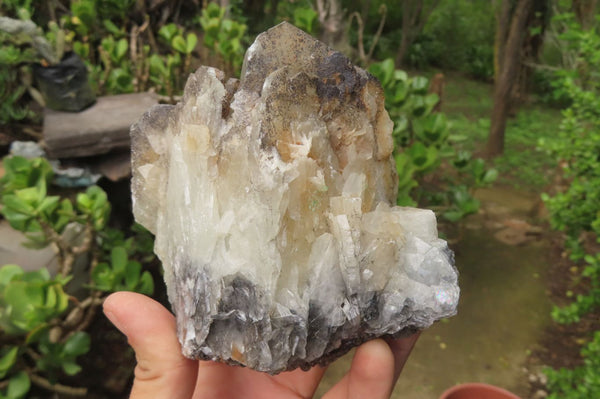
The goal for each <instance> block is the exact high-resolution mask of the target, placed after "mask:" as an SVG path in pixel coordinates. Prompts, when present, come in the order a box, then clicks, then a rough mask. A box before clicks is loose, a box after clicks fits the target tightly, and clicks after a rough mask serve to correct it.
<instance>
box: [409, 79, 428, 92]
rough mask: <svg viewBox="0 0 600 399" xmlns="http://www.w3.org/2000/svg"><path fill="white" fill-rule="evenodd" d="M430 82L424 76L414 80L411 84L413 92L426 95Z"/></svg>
mask: <svg viewBox="0 0 600 399" xmlns="http://www.w3.org/2000/svg"><path fill="white" fill-rule="evenodd" d="M428 83H429V81H428V80H427V78H425V77H423V76H417V77H415V78H413V80H412V82H411V88H412V90H413V91H414V92H415V93H417V94H426V93H427V88H428Z"/></svg>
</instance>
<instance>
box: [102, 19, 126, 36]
mask: <svg viewBox="0 0 600 399" xmlns="http://www.w3.org/2000/svg"><path fill="white" fill-rule="evenodd" d="M102 23H103V25H104V27H105V28H106V30H107V31H108V32H109V33H112V34H113V35H115V36H119V35H120V34H121V33H122V32H121V31H120V30H119V28H118V27H117V25H115V24H114V23H113V22H112V21H111V20H109V19H105V20H104V21H102Z"/></svg>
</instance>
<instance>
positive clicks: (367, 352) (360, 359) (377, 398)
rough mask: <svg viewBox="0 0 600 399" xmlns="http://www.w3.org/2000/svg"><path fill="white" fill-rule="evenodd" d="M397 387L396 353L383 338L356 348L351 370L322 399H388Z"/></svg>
mask: <svg viewBox="0 0 600 399" xmlns="http://www.w3.org/2000/svg"><path fill="white" fill-rule="evenodd" d="M393 388H394V354H393V353H392V351H391V349H390V347H389V346H388V344H386V343H385V342H384V341H383V340H382V339H376V340H373V341H369V342H366V343H364V344H362V345H361V346H359V347H358V348H357V349H356V353H355V354H354V358H353V359H352V364H351V366H350V370H349V371H348V373H346V375H345V376H344V377H343V378H342V379H341V380H340V381H339V382H338V383H337V384H335V385H334V386H333V387H332V388H331V389H330V390H329V392H327V393H326V394H325V396H323V399H360V398H370V399H389V397H390V394H391V393H392V389H393Z"/></svg>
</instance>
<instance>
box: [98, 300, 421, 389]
mask: <svg viewBox="0 0 600 399" xmlns="http://www.w3.org/2000/svg"><path fill="white" fill-rule="evenodd" d="M104 313H105V314H106V317H108V319H109V320H110V321H111V322H112V323H113V324H114V325H115V326H116V327H117V328H118V329H119V330H121V332H122V333H123V334H125V335H126V336H127V339H128V340H129V344H130V345H131V346H132V347H133V349H134V351H135V354H136V358H137V366H136V368H135V379H134V382H133V389H132V392H131V396H130V399H149V398H152V399H204V398H210V399H230V398H231V399H234V398H244V399H253V398H260V399H268V398H277V399H287V398H289V399H292V398H294V399H298V398H312V396H313V395H314V392H315V390H316V389H317V386H318V385H319V382H320V381H321V377H322V376H323V373H324V372H325V368H323V367H319V366H315V367H313V368H311V369H310V370H308V371H302V370H299V369H298V370H294V371H289V372H284V373H281V374H278V375H275V376H271V375H268V374H265V373H261V372H258V371H254V370H252V369H249V368H245V367H238V366H229V365H226V364H224V363H217V362H211V361H194V360H189V359H186V358H185V357H183V355H182V354H181V347H180V345H179V341H178V340H177V336H176V332H175V317H174V316H173V315H172V314H171V313H170V312H169V311H168V310H167V309H165V308H164V307H163V306H162V305H160V304H159V303H158V302H156V301H154V300H153V299H150V298H148V297H146V296H143V295H140V294H135V293H132V292H118V293H115V294H112V295H110V296H109V297H108V298H107V299H106V301H105V302H104ZM417 337H418V334H415V335H413V336H411V337H408V338H404V339H399V340H390V341H388V342H386V341H384V340H381V339H377V340H373V341H369V342H366V343H364V344H363V345H361V346H360V347H358V349H357V350H356V353H355V355H354V359H353V360H352V365H351V367H350V370H349V371H348V373H347V374H346V375H345V376H344V377H343V378H342V379H341V380H340V381H339V382H338V383H337V384H336V385H334V386H333V387H332V388H331V389H330V390H329V392H327V393H326V394H325V396H324V397H323V398H324V399H350V398H371V399H380V398H381V399H384V398H386V399H387V398H389V396H390V394H391V392H392V389H393V388H394V385H395V383H396V380H397V379H398V376H399V375H400V371H401V370H402V367H403V366H404V363H405V362H406V359H407V358H408V355H409V354H410V351H411V350H412V347H413V346H414V344H415V342H416V340H417Z"/></svg>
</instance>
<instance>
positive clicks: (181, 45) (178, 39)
mask: <svg viewBox="0 0 600 399" xmlns="http://www.w3.org/2000/svg"><path fill="white" fill-rule="evenodd" d="M171 46H173V48H174V49H175V50H177V51H179V52H180V53H184V54H185V50H186V43H185V40H184V39H183V37H182V36H175V37H174V38H173V40H172V41H171Z"/></svg>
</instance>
